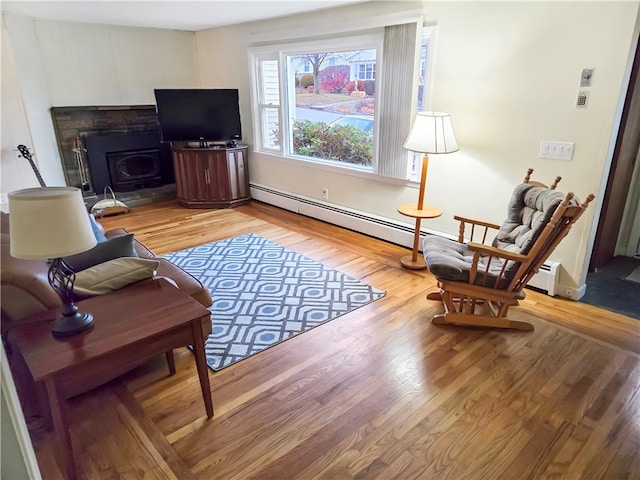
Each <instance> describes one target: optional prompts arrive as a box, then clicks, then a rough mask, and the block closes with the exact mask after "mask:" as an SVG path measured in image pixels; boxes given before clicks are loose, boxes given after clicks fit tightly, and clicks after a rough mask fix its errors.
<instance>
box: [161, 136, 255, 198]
mask: <svg viewBox="0 0 640 480" xmlns="http://www.w3.org/2000/svg"><path fill="white" fill-rule="evenodd" d="M247 150H248V148H247V147H246V146H244V145H243V146H237V147H213V148H211V147H209V148H188V147H174V148H173V149H172V152H173V154H172V155H173V166H174V169H175V176H176V189H177V193H178V203H180V205H182V206H184V207H187V208H230V207H235V206H237V205H244V204H246V203H248V202H249V199H250V198H251V196H250V192H249V166H248V163H247V160H248V158H247Z"/></svg>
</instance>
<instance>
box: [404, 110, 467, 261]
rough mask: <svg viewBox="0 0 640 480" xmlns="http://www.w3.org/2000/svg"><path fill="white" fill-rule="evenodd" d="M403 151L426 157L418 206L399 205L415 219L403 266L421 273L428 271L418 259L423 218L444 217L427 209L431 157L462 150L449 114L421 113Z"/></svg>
mask: <svg viewBox="0 0 640 480" xmlns="http://www.w3.org/2000/svg"><path fill="white" fill-rule="evenodd" d="M403 146H404V148H405V149H407V150H411V151H413V152H420V153H424V157H423V159H422V171H421V173H420V191H419V192H418V203H417V204H415V203H411V204H406V205H400V206H399V207H398V212H400V213H401V214H403V215H406V216H408V217H413V218H415V219H416V228H415V231H414V234H413V251H412V253H411V255H410V256H406V257H402V258H401V259H400V263H401V264H402V266H403V267H405V268H410V269H413V270H419V269H423V268H426V264H425V262H424V259H423V258H418V250H419V247H420V223H421V221H422V219H423V218H436V217H439V216H440V215H442V210H440V209H439V208H437V207H433V206H430V205H424V193H425V188H426V184H427V169H428V167H429V154H430V153H432V154H439V153H452V152H456V151H458V150H459V148H458V142H457V141H456V137H455V135H454V133H453V127H452V126H451V117H450V116H449V114H448V113H441V112H418V114H417V115H416V118H415V120H414V122H413V126H412V128H411V132H410V133H409V136H408V137H407V140H406V141H405V142H404V145H403Z"/></svg>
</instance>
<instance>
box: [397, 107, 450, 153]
mask: <svg viewBox="0 0 640 480" xmlns="http://www.w3.org/2000/svg"><path fill="white" fill-rule="evenodd" d="M404 148H405V149H407V150H411V151H413V152H421V153H452V152H457V151H458V150H459V148H458V142H457V141H456V136H455V134H454V133H453V127H452V126H451V117H450V116H449V114H448V113H441V112H418V113H417V114H416V118H415V120H414V122H413V127H412V128H411V132H410V133H409V136H408V137H407V140H406V141H405V142H404Z"/></svg>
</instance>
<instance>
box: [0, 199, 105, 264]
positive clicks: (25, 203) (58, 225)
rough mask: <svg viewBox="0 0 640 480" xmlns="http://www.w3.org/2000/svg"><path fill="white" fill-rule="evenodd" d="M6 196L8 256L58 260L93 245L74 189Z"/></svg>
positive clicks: (83, 206)
mask: <svg viewBox="0 0 640 480" xmlns="http://www.w3.org/2000/svg"><path fill="white" fill-rule="evenodd" d="M8 196H9V224H10V227H9V228H10V229H9V234H10V236H11V256H13V257H16V258H24V259H47V258H61V257H66V256H67V255H74V254H76V253H80V252H85V251H87V250H89V249H90V248H92V247H94V246H95V245H96V243H97V242H96V237H95V235H94V234H93V231H92V229H91V222H90V221H89V215H88V213H87V208H86V206H85V204H84V201H83V199H82V193H81V192H80V190H79V189H78V188H75V187H42V188H27V189H24V190H18V191H15V192H11V193H10V194H9V195H8Z"/></svg>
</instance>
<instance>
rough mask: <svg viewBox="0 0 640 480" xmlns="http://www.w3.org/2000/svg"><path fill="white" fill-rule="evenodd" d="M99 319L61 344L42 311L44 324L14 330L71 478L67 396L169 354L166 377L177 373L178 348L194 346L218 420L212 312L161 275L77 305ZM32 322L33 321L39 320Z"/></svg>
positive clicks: (73, 468)
mask: <svg viewBox="0 0 640 480" xmlns="http://www.w3.org/2000/svg"><path fill="white" fill-rule="evenodd" d="M77 305H78V307H79V308H80V310H82V311H86V312H88V313H91V314H92V315H93V317H94V326H93V328H92V329H90V330H88V331H86V332H82V333H79V334H77V335H74V336H71V337H67V338H64V339H56V338H54V337H53V336H52V334H51V326H50V322H47V321H46V320H53V319H54V318H55V316H56V315H57V312H54V311H51V312H47V313H46V314H41V315H39V316H38V317H42V318H41V320H42V321H43V322H44V323H37V324H35V325H34V324H31V325H25V326H24V327H21V328H20V327H19V328H16V329H15V330H14V332H13V334H12V335H11V337H12V343H13V344H14V345H15V346H16V347H17V348H18V349H19V351H20V353H21V354H22V357H23V358H24V360H25V362H26V365H27V367H28V368H29V370H30V372H31V375H32V376H33V379H34V380H35V381H36V382H42V383H43V384H44V386H45V388H46V392H47V396H48V399H49V406H50V408H51V419H52V421H53V426H54V427H55V430H56V433H57V435H58V437H59V440H60V441H59V450H60V452H59V453H58V458H59V460H60V463H61V468H62V470H63V472H64V473H66V475H67V477H68V478H70V479H72V478H75V477H76V464H75V461H74V456H73V449H72V444H71V435H70V432H69V423H68V421H67V411H66V406H65V398H68V397H71V396H73V395H75V394H77V393H80V392H83V391H86V390H89V389H90V388H93V387H95V386H97V385H100V384H102V383H105V382H107V381H109V380H111V379H113V378H115V377H117V376H118V375H120V374H122V373H125V372H126V371H128V370H130V369H132V368H134V367H136V366H137V365H139V364H141V363H143V362H144V361H145V360H147V359H149V358H151V357H153V356H156V355H159V354H161V353H163V352H164V353H166V354H167V360H168V362H169V372H170V374H173V373H174V372H175V364H174V362H173V349H174V348H177V347H183V346H187V345H192V346H193V353H194V356H195V362H196V366H197V370H198V376H199V378H200V388H201V390H202V397H203V399H204V405H205V409H206V412H207V417H208V418H211V417H213V404H212V401H211V389H210V386H209V374H208V369H207V363H206V357H205V351H204V342H205V338H206V336H207V335H209V333H211V320H210V313H209V311H208V310H207V309H206V308H205V307H203V306H202V305H201V304H200V303H198V302H197V301H195V300H193V299H192V298H191V297H189V296H188V295H186V294H185V293H183V292H182V291H180V290H179V289H178V288H176V287H174V286H173V285H172V284H171V283H169V282H168V281H167V280H165V279H162V278H159V279H155V280H148V281H143V282H140V283H138V284H136V285H130V286H128V287H126V288H123V289H122V290H118V291H116V292H112V293H109V294H108V295H103V296H96V297H92V298H89V299H87V300H83V301H81V302H78V304H77ZM37 320H38V318H36V317H34V318H31V319H29V322H33V321H37Z"/></svg>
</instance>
